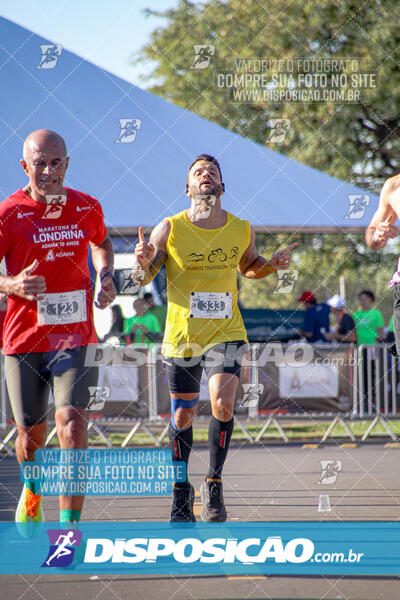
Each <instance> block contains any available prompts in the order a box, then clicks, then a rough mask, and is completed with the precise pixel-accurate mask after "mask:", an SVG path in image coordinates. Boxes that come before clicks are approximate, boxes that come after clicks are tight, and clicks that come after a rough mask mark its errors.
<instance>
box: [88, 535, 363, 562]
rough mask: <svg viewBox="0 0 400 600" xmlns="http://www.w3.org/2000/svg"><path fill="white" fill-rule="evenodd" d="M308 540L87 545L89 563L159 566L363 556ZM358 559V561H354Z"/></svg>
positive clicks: (159, 540)
mask: <svg viewBox="0 0 400 600" xmlns="http://www.w3.org/2000/svg"><path fill="white" fill-rule="evenodd" d="M314 550H315V548H314V543H313V542H312V541H311V540H310V539H308V538H293V539H291V540H289V541H287V542H286V543H284V542H283V541H282V538H281V537H280V536H270V537H267V538H264V539H263V538H244V539H242V540H239V539H235V538H225V537H214V538H209V539H206V540H201V539H198V538H195V537H185V538H182V539H180V540H174V539H171V538H129V539H126V538H118V539H115V540H111V539H107V538H91V539H88V540H87V543H86V553H85V558H84V562H85V563H96V564H99V563H105V562H108V561H111V562H112V563H144V562H145V563H156V562H158V561H163V560H166V559H172V560H173V561H174V562H175V563H179V564H193V563H199V564H201V563H203V564H217V563H223V564H243V565H253V564H262V563H266V562H267V561H269V562H271V561H273V562H275V563H292V564H298V563H306V562H308V561H311V562H314V560H315V561H316V562H324V563H326V562H348V561H349V562H354V560H357V561H360V560H361V557H362V556H363V554H362V553H356V552H354V551H353V550H352V549H350V550H349V552H348V553H347V555H345V553H343V552H335V553H329V552H325V553H320V552H319V553H316V554H315V555H314ZM354 557H355V559H354Z"/></svg>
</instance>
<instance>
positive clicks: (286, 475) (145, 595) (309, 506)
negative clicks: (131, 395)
mask: <svg viewBox="0 0 400 600" xmlns="http://www.w3.org/2000/svg"><path fill="white" fill-rule="evenodd" d="M399 460H400V447H398V446H396V445H390V444H374V443H370V444H364V445H359V446H355V447H354V445H353V444H342V445H338V444H335V443H333V444H330V445H325V446H322V447H314V446H312V445H303V446H301V445H288V446H283V445H257V446H243V447H241V446H232V447H231V449H230V453H229V455H228V460H227V463H226V466H225V469H224V496H225V504H226V506H227V510H228V520H230V521H234V522H241V521H266V522H268V521H299V520H300V521H326V520H329V521H330V520H333V521H350V520H351V521H354V520H365V521H369V520H375V521H376V520H382V521H384V520H399V519H400V480H399V476H398V474H399V466H398V464H399ZM320 461H329V462H330V463H331V464H334V465H335V466H336V471H337V478H336V481H335V482H334V483H329V481H330V480H327V479H326V477H325V478H324V477H323V471H322V470H321V464H320ZM207 466H208V450H207V448H206V447H205V446H198V447H195V448H194V449H193V452H192V455H191V460H190V465H189V476H190V479H191V481H192V483H193V485H194V486H195V488H196V490H198V489H199V487H200V484H201V482H202V480H203V478H204V475H205V473H206V471H207ZM321 476H322V482H321ZM20 492H21V482H20V480H19V473H18V468H17V462H16V460H15V459H14V458H12V457H9V456H6V455H0V520H1V521H9V520H14V512H15V508H16V505H17V502H18V499H19V496H20ZM321 494H323V495H328V496H329V502H330V508H331V510H330V511H329V510H328V511H323V512H321V511H319V507H320V495H321ZM57 503H58V501H57V498H54V497H46V498H45V499H44V509H45V514H46V520H47V521H57V520H58V505H57ZM169 510H170V499H169V498H161V497H158V498H147V497H138V498H101V497H89V498H87V499H86V500H85V507H84V512H83V516H82V520H84V521H136V522H141V521H167V520H168V519H169ZM200 510H201V503H200V498H199V497H198V494H196V501H195V514H196V515H199V514H200ZM0 585H1V587H0V590H1V591H0V597H1V599H2V600H22V599H29V600H30V599H31V598H32V599H33V598H38V599H39V598H40V599H41V600H54V599H56V598H73V599H74V600H81V599H82V600H83V599H85V600H86V599H93V600H94V599H96V600H103V599H104V600H106V599H107V600H108V599H109V598H115V599H116V600H118V599H121V600H122V599H125V598H129V599H130V598H134V599H135V600H142V599H143V600H153V599H154V600H206V599H207V600H213V599H215V600H216V599H221V600H222V599H232V600H233V599H245V598H246V599H253V600H259V599H272V598H277V599H278V598H279V599H284V598H287V599H289V598H298V599H302V600H307V599H320V600H333V599H335V600H338V599H343V600H370V599H371V600H380V599H382V600H394V599H396V598H399V597H400V579H399V578H396V577H387V578H386V577H382V578H378V577H363V576H359V577H351V578H348V577H346V578H343V577H324V576H320V577H285V576H272V577H260V576H258V577H250V576H236V577H235V576H223V577H222V576H221V577H206V576H196V575H195V574H193V576H190V577H188V576H181V577H177V576H172V575H171V576H161V575H158V576H153V577H148V576H126V575H99V576H96V575H92V576H87V575H85V576H84V575H77V574H73V573H71V574H68V575H2V576H0Z"/></svg>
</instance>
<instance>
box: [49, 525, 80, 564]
mask: <svg viewBox="0 0 400 600" xmlns="http://www.w3.org/2000/svg"><path fill="white" fill-rule="evenodd" d="M47 535H48V536H49V540H50V548H49V552H48V554H47V557H46V560H45V561H44V563H43V564H42V565H41V566H42V567H58V568H59V567H68V566H69V565H70V564H71V563H72V560H73V558H74V553H75V548H77V547H79V546H80V545H81V541H82V532H81V531H78V530H74V529H48V530H47Z"/></svg>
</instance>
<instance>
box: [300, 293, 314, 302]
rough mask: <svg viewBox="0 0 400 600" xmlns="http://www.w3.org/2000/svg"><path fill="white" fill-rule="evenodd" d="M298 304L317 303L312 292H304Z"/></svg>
mask: <svg viewBox="0 0 400 600" xmlns="http://www.w3.org/2000/svg"><path fill="white" fill-rule="evenodd" d="M297 302H315V296H314V294H313V293H312V292H303V293H302V295H301V296H300V298H297Z"/></svg>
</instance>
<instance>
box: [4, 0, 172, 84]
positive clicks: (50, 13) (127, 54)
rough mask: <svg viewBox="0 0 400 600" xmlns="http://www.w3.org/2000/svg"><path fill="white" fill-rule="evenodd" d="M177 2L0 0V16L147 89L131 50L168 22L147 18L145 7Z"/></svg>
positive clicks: (159, 7) (143, 68)
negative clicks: (132, 60)
mask: <svg viewBox="0 0 400 600" xmlns="http://www.w3.org/2000/svg"><path fill="white" fill-rule="evenodd" d="M177 4H178V0H35V1H33V0H19V1H16V0H1V2H0V16H1V17H4V18H6V19H10V20H11V21H14V22H15V23H18V24H19V25H22V26H23V27H26V28H27V29H30V30H31V31H33V32H34V33H36V34H38V35H41V36H43V37H44V38H47V39H49V40H50V41H52V42H54V43H56V44H61V45H62V46H63V47H65V48H66V49H67V50H71V51H72V52H74V53H75V54H78V55H79V56H82V57H83V58H86V59H87V60H90V61H91V62H93V63H95V64H97V65H99V66H101V67H103V68H105V69H107V70H109V71H111V72H113V73H115V74H116V75H118V76H119V77H123V78H124V79H126V80H127V81H129V82H131V83H134V84H135V85H139V86H140V87H144V85H143V84H142V83H141V82H140V74H142V73H145V72H146V69H149V65H147V67H146V66H144V65H140V66H137V67H133V66H132V65H131V64H130V58H131V56H132V53H133V52H135V51H137V50H140V48H141V47H142V46H143V45H144V44H146V43H147V42H148V41H149V38H150V34H151V32H152V31H153V30H154V29H156V28H157V27H158V26H161V25H162V24H163V23H164V22H165V20H164V19H161V18H157V17H145V15H144V12H143V11H144V9H146V8H150V9H153V10H157V11H164V10H166V9H168V8H173V7H175V6H177Z"/></svg>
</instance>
